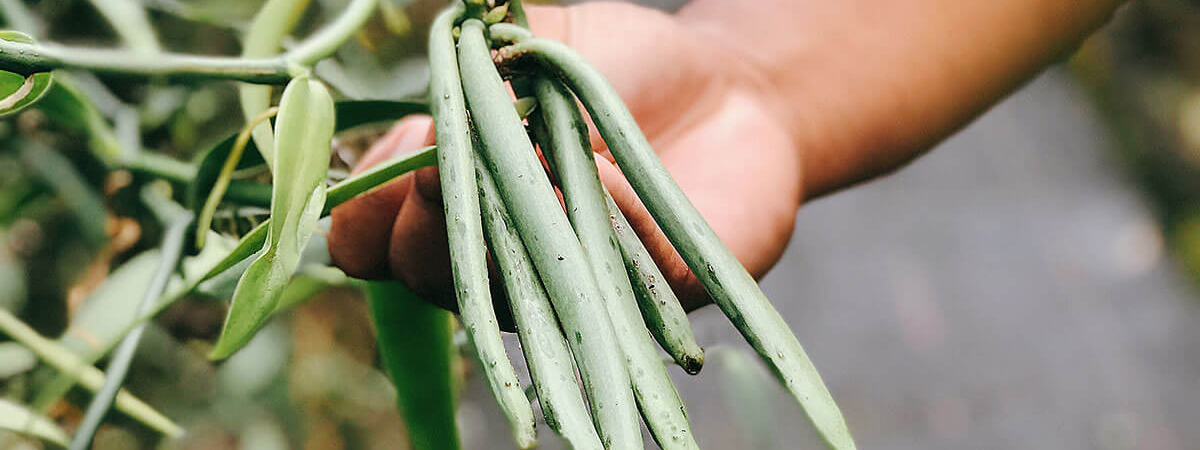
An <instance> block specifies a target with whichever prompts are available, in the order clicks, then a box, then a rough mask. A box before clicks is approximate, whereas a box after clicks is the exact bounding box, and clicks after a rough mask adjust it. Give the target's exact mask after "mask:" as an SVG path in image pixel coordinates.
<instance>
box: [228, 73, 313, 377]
mask: <svg viewBox="0 0 1200 450" xmlns="http://www.w3.org/2000/svg"><path fill="white" fill-rule="evenodd" d="M334 120H335V114H334V105H333V98H332V97H330V95H329V91H328V90H327V89H326V88H325V86H324V85H322V84H321V83H320V82H319V81H315V80H311V79H309V78H308V77H299V78H296V79H294V80H292V82H291V83H289V84H288V86H287V88H286V89H284V92H283V99H282V100H281V101H280V102H279V116H278V122H277V124H276V125H277V127H276V135H275V150H276V151H275V153H274V154H275V167H274V169H275V181H274V184H273V187H272V193H271V217H272V220H271V223H270V224H269V225H268V226H267V241H266V245H265V246H264V247H263V249H262V250H261V251H260V252H259V256H258V258H257V259H256V260H255V261H254V262H253V263H251V264H250V267H249V268H248V269H246V273H245V274H243V275H242V278H241V280H240V281H239V282H238V286H237V289H235V290H234V294H233V303H232V305H230V309H229V315H228V317H227V318H226V319H225V327H224V329H223V330H222V331H221V336H220V337H219V338H218V339H217V343H216V345H215V346H214V348H213V350H212V352H211V353H210V354H209V357H210V358H213V359H223V358H225V357H228V356H229V355H231V354H232V353H233V352H235V351H237V349H239V348H241V347H242V346H243V345H245V343H246V342H247V341H249V339H250V337H252V336H253V335H254V333H255V332H256V331H257V330H258V328H259V327H261V326H262V324H263V323H264V322H266V320H267V318H268V317H269V316H270V315H271V313H272V312H274V311H275V307H276V305H278V303H279V298H280V296H281V295H282V294H283V289H284V287H286V286H287V282H288V280H289V279H291V275H292V272H294V271H295V270H296V267H297V266H298V265H299V264H300V252H301V251H302V250H303V249H304V246H305V244H306V243H307V242H308V239H309V237H310V236H311V235H312V232H313V230H314V229H315V228H316V226H317V219H318V218H320V215H321V211H322V209H323V208H324V206H325V191H326V187H325V174H326V170H327V169H328V168H329V152H330V144H331V141H332V140H333V132H334Z"/></svg>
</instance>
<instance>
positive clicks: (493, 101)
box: [458, 20, 642, 450]
mask: <svg viewBox="0 0 1200 450" xmlns="http://www.w3.org/2000/svg"><path fill="white" fill-rule="evenodd" d="M458 47H459V65H460V66H461V67H460V72H461V73H462V78H463V87H464V88H465V90H464V93H465V94H466V96H467V103H468V105H469V106H470V108H471V118H472V119H473V120H474V123H475V126H476V129H477V130H478V131H479V137H480V140H481V142H482V143H483V145H482V150H483V154H484V156H485V158H486V160H487V166H488V170H489V171H490V172H491V174H492V176H493V177H495V180H496V184H497V185H498V186H499V188H500V189H499V190H500V196H501V197H502V198H503V199H504V203H505V205H507V206H508V211H509V213H510V214H511V216H512V219H513V224H514V225H515V226H516V228H517V231H518V232H520V234H521V237H522V240H523V242H524V243H525V248H526V249H528V250H529V253H530V257H532V259H533V263H534V266H535V267H536V268H537V271H538V273H539V274H541V276H542V281H543V283H545V287H546V290H547V292H549V294H550V299H551V301H552V302H553V304H554V308H555V311H557V312H558V314H559V318H560V320H561V321H562V324H563V328H564V329H565V331H566V335H567V336H568V340H569V342H570V345H571V350H572V351H573V352H574V355H575V362H576V364H578V365H579V370H580V373H581V375H582V376H583V383H584V389H585V390H586V391H587V394H588V399H589V400H590V406H591V409H592V416H593V417H592V419H593V420H594V421H595V423H596V428H597V431H599V432H600V438H601V442H603V443H604V446H605V448H609V449H623V450H624V449H639V448H642V434H641V427H640V426H639V425H638V419H637V409H636V404H635V401H634V399H633V392H632V390H631V389H630V383H629V374H628V373H627V372H626V369H625V365H624V359H623V358H622V357H621V353H620V348H619V347H618V344H617V342H616V336H615V335H614V332H613V328H612V323H611V322H610V321H609V320H607V318H608V313H607V312H606V311H605V310H604V305H603V304H602V303H601V302H602V301H603V300H602V297H601V295H600V292H599V288H598V287H597V286H596V280H595V277H594V276H593V275H592V271H591V267H589V266H588V262H587V259H586V256H585V255H584V251H583V247H582V246H580V245H579V239H578V238H577V237H576V236H575V232H574V231H573V230H572V229H571V225H570V223H569V222H568V220H567V215H566V213H564V212H563V210H562V206H561V205H560V204H559V203H558V198H557V197H556V196H555V194H554V188H553V187H552V186H551V185H550V179H549V177H547V176H546V172H545V171H544V170H543V169H542V165H541V163H540V162H539V161H538V159H537V156H536V154H535V153H534V149H533V143H532V142H531V141H530V140H529V135H527V134H526V133H525V127H524V126H523V125H522V124H521V119H520V117H518V115H517V111H516V110H515V109H514V108H513V107H512V101H511V99H509V96H508V92H507V90H506V89H505V87H504V82H503V81H502V80H501V79H500V74H499V72H497V70H496V66H495V65H493V64H492V58H491V52H490V51H489V49H488V43H487V41H485V40H484V37H483V23H482V22H479V21H478V20H468V21H466V22H463V25H462V33H461V37H460V38H459V42H458Z"/></svg>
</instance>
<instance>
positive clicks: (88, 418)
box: [69, 211, 192, 450]
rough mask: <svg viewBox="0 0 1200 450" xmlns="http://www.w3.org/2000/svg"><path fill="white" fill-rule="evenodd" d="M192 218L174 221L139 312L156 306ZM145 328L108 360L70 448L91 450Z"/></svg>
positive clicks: (129, 337)
mask: <svg viewBox="0 0 1200 450" xmlns="http://www.w3.org/2000/svg"><path fill="white" fill-rule="evenodd" d="M191 222H192V213H191V212H190V211H184V212H182V213H181V214H180V215H179V216H178V217H176V218H175V219H174V220H173V221H172V222H171V224H170V227H169V228H168V229H167V233H166V237H165V238H164V239H163V245H162V255H161V256H159V262H158V268H157V269H155V271H154V278H152V279H151V280H150V284H149V285H148V286H147V287H146V291H145V293H144V294H143V296H142V300H141V302H140V303H138V310H137V314H139V315H140V314H143V313H145V312H147V311H149V310H151V309H152V308H154V304H155V302H157V301H158V299H159V297H162V295H163V292H164V291H166V289H167V282H169V281H170V280H171V274H172V273H173V272H174V271H175V268H176V267H178V266H179V262H180V261H181V260H182V258H183V246H184V243H185V242H187V241H186V238H185V235H186V234H187V228H188V224H190V223H191ZM145 331H146V324H145V323H144V322H143V323H140V324H138V325H137V326H134V327H133V329H132V330H129V333H128V334H126V335H125V338H124V339H122V340H121V345H120V346H119V347H118V348H117V351H116V353H115V354H114V355H113V358H112V360H111V361H110V362H109V363H108V370H107V372H108V373H107V375H106V376H105V378H104V383H103V384H102V385H101V386H100V389H98V390H97V391H96V395H95V397H92V402H91V403H90V404H88V408H87V412H86V413H85V414H84V417H83V423H81V424H80V425H79V428H78V429H77V430H76V431H75V437H74V438H73V439H71V446H70V447H69V448H70V450H87V448H88V447H89V446H91V444H92V438H93V437H95V435H96V431H97V430H99V429H100V424H101V422H102V421H103V420H104V416H105V415H106V414H108V410H109V409H111V408H112V405H113V401H114V400H115V399H116V397H117V393H118V392H119V391H120V390H121V383H123V382H124V381H125V374H126V373H128V372H129V365H130V364H131V363H132V362H133V355H134V353H135V352H137V347H138V343H139V342H141V339H142V334H143V333H144V332H145Z"/></svg>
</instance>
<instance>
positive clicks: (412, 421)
mask: <svg viewBox="0 0 1200 450" xmlns="http://www.w3.org/2000/svg"><path fill="white" fill-rule="evenodd" d="M364 284H365V285H366V289H365V291H366V294H367V295H366V297H367V305H368V306H369V307H370V309H371V322H372V323H373V324H374V325H375V340H376V342H377V343H378V346H379V355H380V359H381V360H382V361H383V366H384V368H386V369H387V374H388V377H389V378H391V380H392V384H393V385H394V386H396V403H397V404H398V406H399V407H400V413H401V414H402V415H403V416H404V423H405V431H407V434H408V442H409V445H410V446H411V448H413V449H414V450H458V449H459V448H460V445H459V441H458V427H457V425H456V424H455V420H454V407H455V404H456V403H457V402H458V399H457V397H458V395H457V394H458V388H457V387H456V386H455V376H454V358H455V350H454V316H453V315H452V314H451V313H449V312H447V311H445V310H443V309H440V308H438V307H436V306H433V305H431V304H429V303H426V302H424V301H421V299H419V298H417V296H416V295H414V294H413V293H412V291H410V290H408V288H407V287H405V286H404V285H403V284H401V283H399V282H397V281H368V282H365V283H364Z"/></svg>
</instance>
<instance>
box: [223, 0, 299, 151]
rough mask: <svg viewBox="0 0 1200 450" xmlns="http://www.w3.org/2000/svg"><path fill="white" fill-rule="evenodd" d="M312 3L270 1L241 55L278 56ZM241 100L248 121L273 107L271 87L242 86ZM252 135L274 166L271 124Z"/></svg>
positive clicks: (251, 30) (262, 11) (255, 21)
mask: <svg viewBox="0 0 1200 450" xmlns="http://www.w3.org/2000/svg"><path fill="white" fill-rule="evenodd" d="M310 1H311V0H267V2H266V3H265V4H263V6H262V9H260V10H259V11H258V14H256V15H255V16H254V21H253V22H252V23H251V24H250V28H249V31H248V32H247V33H246V39H245V41H244V42H243V45H242V56H243V57H246V58H262V57H268V56H273V55H275V54H276V53H278V52H279V47H280V46H281V45H282V44H283V39H284V38H285V37H287V35H288V32H290V31H291V30H292V27H294V26H296V22H297V21H298V20H300V17H302V16H303V15H304V10H305V9H307V8H308V3H309V2H310ZM238 99H240V100H241V103H242V113H243V114H244V115H245V117H246V119H247V120H249V119H250V118H252V117H254V116H255V115H257V114H258V113H260V112H262V111H263V110H265V109H267V108H269V107H270V106H271V86H266V85H252V84H243V85H242V86H241V87H239V88H238ZM253 136H254V142H255V143H257V144H258V146H257V147H256V148H258V149H259V152H260V153H261V154H262V157H263V159H264V160H266V161H267V163H268V164H269V165H272V166H273V165H274V164H273V163H272V161H271V160H272V159H273V157H272V156H271V151H272V150H274V147H275V145H274V143H273V142H274V140H273V139H274V136H272V135H271V125H270V124H268V123H262V124H259V125H258V126H256V127H254V132H253Z"/></svg>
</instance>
